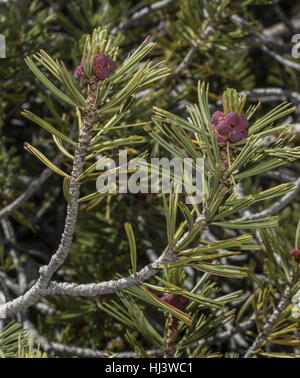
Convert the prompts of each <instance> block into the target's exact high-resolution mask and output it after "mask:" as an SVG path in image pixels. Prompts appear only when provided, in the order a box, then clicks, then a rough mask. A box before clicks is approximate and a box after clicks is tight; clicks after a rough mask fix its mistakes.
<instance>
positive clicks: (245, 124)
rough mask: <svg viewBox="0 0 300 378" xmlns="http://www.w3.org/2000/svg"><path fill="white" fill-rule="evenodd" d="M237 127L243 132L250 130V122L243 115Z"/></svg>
mask: <svg viewBox="0 0 300 378" xmlns="http://www.w3.org/2000/svg"><path fill="white" fill-rule="evenodd" d="M236 126H237V128H239V129H240V130H242V131H245V130H248V128H249V122H248V120H247V118H246V117H245V116H244V115H243V114H241V115H240V116H239V120H238V123H237V125H236Z"/></svg>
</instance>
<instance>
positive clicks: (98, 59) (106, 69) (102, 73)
mask: <svg viewBox="0 0 300 378" xmlns="http://www.w3.org/2000/svg"><path fill="white" fill-rule="evenodd" d="M115 68H116V65H115V63H114V62H113V61H112V60H111V59H110V58H108V57H107V56H106V55H105V54H103V53H99V54H96V55H95V57H94V65H93V70H92V71H93V74H94V75H95V76H96V78H97V79H99V80H104V79H106V78H107V77H108V76H109V74H110V73H111V72H113V71H114V70H115Z"/></svg>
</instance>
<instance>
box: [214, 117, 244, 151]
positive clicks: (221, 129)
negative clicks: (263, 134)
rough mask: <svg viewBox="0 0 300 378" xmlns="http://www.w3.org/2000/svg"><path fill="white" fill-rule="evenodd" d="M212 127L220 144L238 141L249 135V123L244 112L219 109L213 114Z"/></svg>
mask: <svg viewBox="0 0 300 378" xmlns="http://www.w3.org/2000/svg"><path fill="white" fill-rule="evenodd" d="M212 127H213V129H214V130H215V136H216V140H217V143H218V144H219V145H224V144H226V143H227V142H230V143H236V142H238V141H240V140H242V139H245V138H247V137H248V128H249V123H248V120H247V118H246V117H245V115H244V114H241V115H240V116H239V115H238V114H237V113H236V112H228V113H226V114H224V113H222V112H220V111H217V112H215V113H213V115H212Z"/></svg>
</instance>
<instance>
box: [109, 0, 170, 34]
mask: <svg viewBox="0 0 300 378" xmlns="http://www.w3.org/2000/svg"><path fill="white" fill-rule="evenodd" d="M172 3H174V0H161V1H157V2H156V3H153V4H149V5H146V6H145V7H144V8H142V9H139V10H137V11H136V12H135V13H134V14H133V15H132V16H130V18H129V19H128V20H125V21H123V22H121V23H120V24H119V25H118V26H116V27H115V28H113V29H112V31H111V32H112V33H116V32H118V31H119V30H124V29H128V28H130V27H131V26H133V25H135V24H136V23H137V21H138V20H140V19H141V18H144V17H145V16H147V15H148V14H150V13H152V12H155V11H157V10H159V9H163V8H166V7H167V6H169V5H171V4H172Z"/></svg>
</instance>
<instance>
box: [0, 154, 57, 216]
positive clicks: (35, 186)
mask: <svg viewBox="0 0 300 378" xmlns="http://www.w3.org/2000/svg"><path fill="white" fill-rule="evenodd" d="M58 161H59V160H58V159H55V160H54V164H56V163H57V162H58ZM52 173H53V171H51V169H49V168H46V169H44V170H43V172H42V173H41V175H40V177H39V178H37V179H36V180H33V181H32V182H31V183H30V184H29V186H28V188H27V189H26V191H25V192H24V193H22V194H21V195H20V196H19V197H18V198H16V199H15V200H14V201H13V202H12V203H10V204H9V205H7V206H5V207H4V208H3V209H2V210H0V219H1V218H3V217H4V216H8V215H9V214H10V213H11V212H13V211H15V210H17V209H18V208H19V207H20V206H22V205H23V203H24V202H26V201H27V200H28V199H29V198H30V197H32V196H33V195H34V193H35V192H36V191H37V190H39V188H40V187H41V185H43V183H44V182H45V181H47V180H48V178H49V177H50V176H51V175H52Z"/></svg>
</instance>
